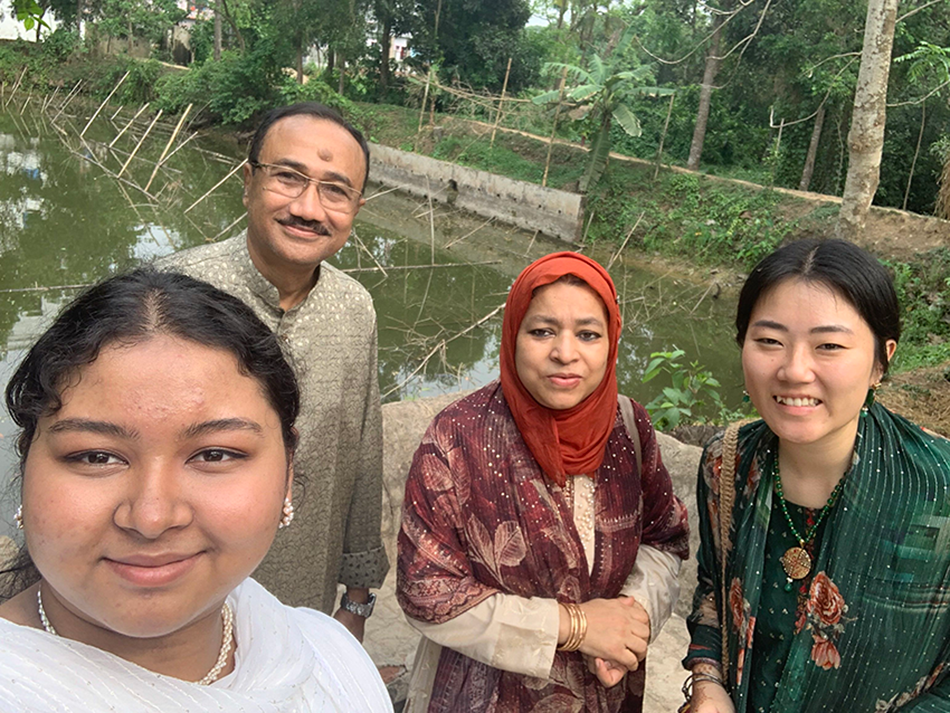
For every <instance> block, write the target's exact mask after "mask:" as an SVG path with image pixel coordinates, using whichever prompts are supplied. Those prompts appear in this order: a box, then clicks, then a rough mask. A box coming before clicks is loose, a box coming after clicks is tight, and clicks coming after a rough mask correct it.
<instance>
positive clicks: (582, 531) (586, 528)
mask: <svg viewBox="0 0 950 713" xmlns="http://www.w3.org/2000/svg"><path fill="white" fill-rule="evenodd" d="M577 478H586V481H582V482H584V483H585V486H586V487H585V486H581V487H578V488H577V489H578V490H581V489H583V490H586V491H587V492H586V495H587V513H586V517H583V518H581V519H580V522H577V521H575V522H574V525H575V527H577V530H578V534H579V535H580V536H581V542H593V540H594V526H595V525H594V520H595V517H596V515H595V513H594V491H595V490H596V488H595V486H594V481H593V480H591V479H590V478H588V477H587V476H586V475H575V476H573V477H571V476H568V480H567V493H568V499H569V500H570V503H571V510H572V512H573V511H574V493H575V485H574V482H575V480H576V479H577Z"/></svg>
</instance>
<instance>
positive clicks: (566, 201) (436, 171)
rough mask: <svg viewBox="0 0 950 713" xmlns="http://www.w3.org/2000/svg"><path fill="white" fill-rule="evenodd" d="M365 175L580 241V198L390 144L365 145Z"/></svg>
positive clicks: (412, 192) (522, 225) (487, 215)
mask: <svg viewBox="0 0 950 713" xmlns="http://www.w3.org/2000/svg"><path fill="white" fill-rule="evenodd" d="M370 161H371V167H370V176H371V177H372V179H373V180H374V181H378V182H380V183H382V184H383V185H386V186H389V187H395V188H399V189H401V190H403V191H406V192H407V193H411V194H413V195H417V196H422V197H427V196H429V195H430V194H431V196H432V200H434V201H440V202H443V203H452V204H454V205H456V206H458V207H459V208H463V209H465V210H468V211H471V212H472V213H477V214H478V215H483V216H485V217H486V218H495V219H497V220H500V221H503V222H505V223H510V224H512V225H517V226H518V227H519V228H524V229H525V230H540V231H541V232H542V233H544V234H546V235H552V236H554V237H557V238H560V239H561V240H566V241H568V242H574V241H577V240H580V238H581V229H582V225H583V218H584V199H583V196H580V195H577V194H576V193H568V192H567V191H558V190H555V189H553V188H542V187H541V186H538V185H536V184H534V183H527V182H525V181H515V180H513V179H511V178H506V177H504V176H498V175H495V174H493V173H488V172H487V171H477V170H475V169H474V168H467V167H465V166H458V165H456V164H454V163H449V162H448V161H439V160H438V159H434V158H429V157H428V156H421V155H419V154H414V153H409V152H407V151H400V150H399V149H394V148H391V147H389V146H382V145H380V144H373V145H372V146H371V147H370Z"/></svg>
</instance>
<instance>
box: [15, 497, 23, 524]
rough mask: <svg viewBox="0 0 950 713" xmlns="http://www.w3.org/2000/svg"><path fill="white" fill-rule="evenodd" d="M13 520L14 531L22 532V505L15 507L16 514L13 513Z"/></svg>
mask: <svg viewBox="0 0 950 713" xmlns="http://www.w3.org/2000/svg"><path fill="white" fill-rule="evenodd" d="M13 519H14V520H16V529H18V530H22V529H23V503H20V505H19V506H18V507H17V509H16V513H14V515H13Z"/></svg>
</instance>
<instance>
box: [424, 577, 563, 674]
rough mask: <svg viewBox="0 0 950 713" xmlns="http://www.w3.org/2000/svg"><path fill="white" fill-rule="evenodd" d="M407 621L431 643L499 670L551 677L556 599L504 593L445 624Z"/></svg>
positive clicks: (558, 618) (557, 624)
mask: <svg viewBox="0 0 950 713" xmlns="http://www.w3.org/2000/svg"><path fill="white" fill-rule="evenodd" d="M406 618H407V619H408V621H409V623H410V624H411V625H412V626H413V627H414V628H415V629H416V630H417V631H419V633H421V634H422V635H423V636H425V637H426V638H428V639H431V640H432V641H434V642H435V643H437V644H440V645H441V646H448V647H449V648H451V649H455V650H456V651H458V652H459V653H461V654H465V655H466V656H468V657H469V658H473V659H475V660H476V661H481V662H482V663H485V664H488V665H489V666H493V667H494V668H500V669H502V670H503V671H511V672H513V673H521V674H524V675H526V676H534V677H536V678H548V677H549V676H550V674H551V666H552V665H553V664H554V652H555V649H557V635H558V627H559V624H560V611H559V609H558V604H557V601H556V600H554V599H542V598H540V597H531V598H530V599H528V598H526V597H519V596H518V595H516V594H504V593H502V592H499V593H497V594H493V595H492V596H490V597H489V598H488V599H486V600H485V601H483V602H481V603H480V604H477V605H476V606H474V607H472V608H471V609H469V610H468V611H466V612H464V613H462V614H459V615H458V616H456V617H454V618H452V619H449V620H448V621H446V622H443V623H442V624H432V623H430V622H425V621H419V620H417V619H413V618H411V617H406Z"/></svg>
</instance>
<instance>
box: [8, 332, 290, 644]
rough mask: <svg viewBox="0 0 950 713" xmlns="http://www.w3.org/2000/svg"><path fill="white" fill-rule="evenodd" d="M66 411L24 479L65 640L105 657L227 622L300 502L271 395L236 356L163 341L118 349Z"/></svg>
mask: <svg viewBox="0 0 950 713" xmlns="http://www.w3.org/2000/svg"><path fill="white" fill-rule="evenodd" d="M62 402H63V405H62V408H60V409H59V410H58V411H56V412H55V413H53V414H50V415H47V416H44V417H43V418H42V419H41V420H40V422H39V428H38V430H37V434H36V437H35V439H34V441H33V443H32V445H31V447H30V450H29V454H28V456H27V458H26V461H25V464H24V473H23V519H24V522H25V523H26V527H25V534H26V542H27V547H28V549H29V552H30V555H31V556H32V558H33V561H34V563H35V564H36V566H37V568H38V569H39V571H40V573H41V574H42V576H43V579H44V582H45V584H44V598H43V599H44V604H45V605H46V610H47V613H48V614H49V617H50V619H51V621H52V622H53V624H54V626H56V628H57V629H58V630H59V631H60V633H62V634H64V635H66V636H69V637H70V638H75V639H78V640H80V641H84V642H86V643H95V642H97V641H99V640H101V638H102V636H103V635H111V634H112V633H117V634H120V635H123V636H126V637H136V638H139V637H160V636H164V635H168V634H171V633H173V632H176V631H180V630H182V629H184V628H186V627H188V626H189V625H191V624H195V623H197V622H199V621H207V620H208V618H209V617H213V618H215V619H216V618H218V617H219V616H220V614H219V611H220V606H221V603H222V602H223V600H224V598H225V597H226V596H227V594H228V593H229V592H230V591H231V590H232V589H234V587H235V586H236V585H237V584H238V583H240V582H241V581H242V580H243V579H244V578H245V577H247V576H248V575H249V574H250V573H251V572H252V571H253V570H254V568H255V567H256V566H257V565H258V564H259V563H260V561H261V560H262V559H263V557H264V554H265V553H266V552H267V550H268V548H269V547H270V544H271V542H272V540H273V538H274V534H275V533H276V531H277V525H278V521H279V519H280V517H281V507H282V502H283V500H284V497H285V496H286V495H288V492H289V491H288V487H289V472H288V470H289V468H288V460H287V459H288V456H287V452H286V449H285V447H284V442H283V439H282V436H281V425H280V421H279V418H278V416H277V413H276V412H275V411H274V410H273V408H271V406H270V405H269V403H268V401H267V399H266V398H265V397H264V395H263V391H262V389H261V386H260V385H259V383H258V382H257V381H256V380H254V379H252V378H250V377H247V376H244V375H242V374H241V373H240V371H239V369H238V364H237V361H236V360H235V359H234V357H233V356H232V355H231V354H230V353H228V352H226V351H223V350H219V349H212V348H209V347H205V346H202V345H199V344H196V343H194V342H190V341H185V340H181V339H178V338H174V337H170V336H165V335H158V336H154V337H152V338H150V339H148V340H147V341H145V342H141V343H138V344H135V345H132V346H122V347H117V346H107V347H105V348H104V349H103V350H102V351H101V353H100V355H99V357H98V358H97V359H96V361H95V362H93V363H92V364H90V365H89V366H86V367H84V368H83V369H82V370H81V372H80V373H79V374H78V379H77V378H73V379H71V380H70V381H69V386H68V387H67V388H65V389H64V391H63V394H62ZM50 595H51V596H50Z"/></svg>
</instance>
